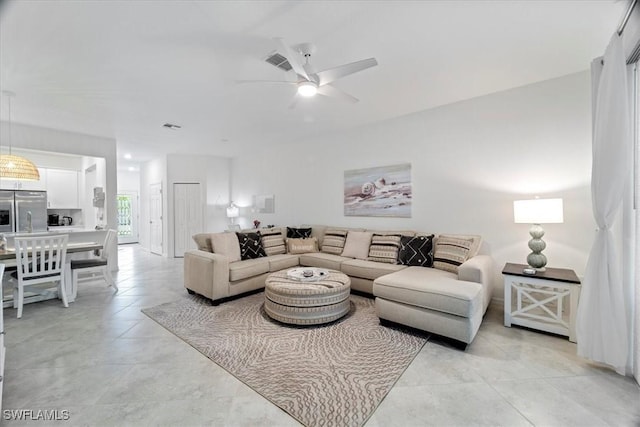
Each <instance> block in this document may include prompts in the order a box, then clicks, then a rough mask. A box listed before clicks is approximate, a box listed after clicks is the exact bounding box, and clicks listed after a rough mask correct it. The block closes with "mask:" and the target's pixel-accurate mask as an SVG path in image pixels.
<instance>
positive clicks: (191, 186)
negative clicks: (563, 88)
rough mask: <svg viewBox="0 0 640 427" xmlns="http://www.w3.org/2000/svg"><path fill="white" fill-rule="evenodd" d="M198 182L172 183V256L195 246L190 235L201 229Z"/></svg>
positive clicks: (181, 255) (177, 256) (182, 253)
mask: <svg viewBox="0 0 640 427" xmlns="http://www.w3.org/2000/svg"><path fill="white" fill-rule="evenodd" d="M200 194H201V193H200V184H198V183H176V184H173V224H174V226H173V230H174V233H173V256H174V257H176V258H182V257H183V256H184V252H185V251H186V250H187V249H191V248H194V249H195V248H196V246H195V243H194V242H193V239H192V238H191V236H193V235H194V234H196V233H199V232H201V231H202V228H203V227H202V203H201V199H200V197H201V196H200Z"/></svg>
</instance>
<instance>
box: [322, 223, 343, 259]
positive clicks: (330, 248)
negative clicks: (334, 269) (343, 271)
mask: <svg viewBox="0 0 640 427" xmlns="http://www.w3.org/2000/svg"><path fill="white" fill-rule="evenodd" d="M346 240H347V230H346V229H344V228H342V229H340V228H328V229H327V230H326V231H325V232H324V237H323V239H322V252H324V253H327V254H333V255H340V254H342V250H343V249H344V242H345V241H346Z"/></svg>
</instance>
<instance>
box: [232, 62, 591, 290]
mask: <svg viewBox="0 0 640 427" xmlns="http://www.w3.org/2000/svg"><path fill="white" fill-rule="evenodd" d="M470 78H473V76H470ZM320 101H326V100H319V102H320ZM353 108H357V105H355V106H354V107H353ZM590 123H591V119H590V79H589V73H587V72H583V73H578V74H573V75H570V76H566V77H562V78H558V79H554V80H549V81H545V82H541V83H537V84H533V85H529V86H525V87H521V88H517V89H513V90H509V91H504V92H499V93H495V94H491V95H487V96H483V97H479V98H475V99H471V100H467V101H463V102H459V103H456V104H451V105H446V106H443V107H439V108H435V109H431V110H427V111H423V112H420V113H416V114H412V115H409V116H404V117H400V118H397V119H394V120H389V121H386V122H382V123H377V124H373V125H369V126H364V127H361V128H358V129H355V130H350V131H347V132H338V133H334V134H329V135H323V136H319V137H317V138H313V139H308V140H301V141H296V142H294V143H291V144H284V145H282V146H280V147H269V148H268V149H265V150H264V151H263V152H255V151H254V152H251V153H247V154H246V155H242V156H239V157H238V158H236V159H234V161H233V163H232V165H233V166H232V173H233V176H232V182H233V192H232V196H233V199H234V200H235V201H236V202H237V203H238V204H239V205H240V206H243V205H245V206H246V205H250V204H251V197H252V195H254V194H275V198H276V199H275V200H276V203H275V205H276V213H275V214H272V215H262V216H259V215H250V216H249V215H248V216H246V217H244V218H241V220H242V221H243V224H244V225H249V223H250V222H251V221H252V220H253V219H254V218H257V219H259V220H261V221H263V223H266V222H269V223H276V224H279V225H293V224H302V223H307V224H314V223H319V224H329V225H336V226H339V225H342V226H362V227H368V228H378V229H415V230H420V231H428V232H435V233H444V232H447V233H475V234H481V235H482V236H483V238H484V240H485V242H486V244H487V246H486V247H485V249H486V250H489V251H490V253H491V254H492V255H493V258H494V259H495V261H496V266H497V272H496V277H495V284H494V286H495V287H496V289H495V290H494V295H495V296H496V297H499V296H500V290H499V287H500V286H501V276H500V275H499V270H501V269H502V266H503V265H504V263H505V262H519V263H526V261H525V258H526V255H527V253H528V252H529V250H528V247H527V241H528V239H529V235H528V229H529V225H527V224H514V223H513V200H517V199H521V198H531V197H533V196H536V195H539V196H541V197H561V198H563V199H564V208H565V214H564V223H563V224H548V225H546V226H545V230H546V232H547V234H546V236H545V240H546V242H547V249H546V250H545V254H546V255H547V257H548V259H549V264H548V265H549V266H550V267H564V268H572V269H574V270H576V272H577V273H578V274H579V275H582V274H583V272H584V268H585V265H586V260H587V257H588V252H589V250H590V247H591V243H592V238H593V235H594V230H595V223H594V221H593V219H592V214H591V195H590V175H591V124H590ZM406 162H409V163H411V165H412V181H413V201H414V203H413V207H412V209H413V212H412V218H371V217H366V218H365V217H345V216H344V215H343V179H344V171H345V170H348V169H358V168H366V167H373V166H383V165H391V164H397V163H406Z"/></svg>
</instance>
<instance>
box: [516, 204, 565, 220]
mask: <svg viewBox="0 0 640 427" xmlns="http://www.w3.org/2000/svg"><path fill="white" fill-rule="evenodd" d="M563 220H564V218H563V214H562V199H533V200H516V201H514V202H513V221H514V222H515V223H516V224H520V223H523V224H554V223H561V222H563Z"/></svg>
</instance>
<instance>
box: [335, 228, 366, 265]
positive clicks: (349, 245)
mask: <svg viewBox="0 0 640 427" xmlns="http://www.w3.org/2000/svg"><path fill="white" fill-rule="evenodd" d="M372 236H373V233H372V232H370V231H352V230H350V231H349V232H348V233H347V240H346V241H345V243H344V250H343V251H342V256H343V257H349V258H357V259H367V257H368V256H369V246H370V245H371V237H372Z"/></svg>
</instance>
